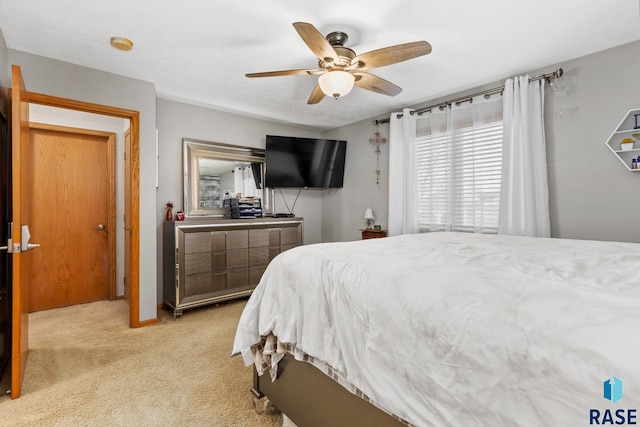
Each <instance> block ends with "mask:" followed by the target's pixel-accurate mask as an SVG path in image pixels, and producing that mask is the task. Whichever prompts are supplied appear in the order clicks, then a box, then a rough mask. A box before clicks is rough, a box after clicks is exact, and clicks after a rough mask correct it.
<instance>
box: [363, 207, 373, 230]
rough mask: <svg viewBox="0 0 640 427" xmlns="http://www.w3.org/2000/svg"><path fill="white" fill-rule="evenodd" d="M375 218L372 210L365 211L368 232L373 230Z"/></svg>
mask: <svg viewBox="0 0 640 427" xmlns="http://www.w3.org/2000/svg"><path fill="white" fill-rule="evenodd" d="M374 218H375V217H374V216H373V212H372V211H371V208H367V209H366V210H365V211H364V219H366V220H367V230H372V229H373V227H372V226H371V224H373V220H374Z"/></svg>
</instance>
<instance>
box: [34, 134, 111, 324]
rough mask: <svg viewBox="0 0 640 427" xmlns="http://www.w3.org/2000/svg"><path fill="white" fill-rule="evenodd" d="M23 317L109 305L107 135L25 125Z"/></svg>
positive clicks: (109, 176) (109, 227) (108, 150)
mask: <svg viewBox="0 0 640 427" xmlns="http://www.w3.org/2000/svg"><path fill="white" fill-rule="evenodd" d="M29 141H30V152H31V162H30V165H31V168H30V170H31V177H32V178H31V182H30V183H31V186H32V187H31V189H30V192H31V195H32V196H31V201H32V209H31V216H32V218H31V223H32V228H33V231H32V232H31V237H32V239H33V240H34V241H36V242H38V243H39V244H41V245H42V247H43V249H42V250H39V251H35V252H34V253H33V255H32V260H31V261H32V263H33V264H32V267H31V270H30V273H29V274H30V276H29V278H30V283H31V285H30V286H31V288H30V292H29V294H30V298H29V311H30V312H33V311H38V310H46V309H50V308H57V307H64V306H68V305H75V304H83V303H88V302H92V301H98V300H104V299H114V298H115V277H114V276H115V254H114V248H115V184H114V182H115V155H114V153H115V135H114V134H113V133H109V132H102V131H94V130H86V129H76V128H66V127H61V126H52V125H43V124H34V123H32V124H31V128H30V138H29Z"/></svg>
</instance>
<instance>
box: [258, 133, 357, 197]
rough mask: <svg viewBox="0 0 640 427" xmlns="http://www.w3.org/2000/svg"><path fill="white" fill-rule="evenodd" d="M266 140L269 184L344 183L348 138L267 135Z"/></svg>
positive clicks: (334, 185)
mask: <svg viewBox="0 0 640 427" xmlns="http://www.w3.org/2000/svg"><path fill="white" fill-rule="evenodd" d="M266 142H267V144H266V149H265V169H266V171H265V186H266V187H269V188H341V187H342V184H343V181H344V161H345V155H346V152H347V141H340V140H333V139H316V138H298V137H292V136H275V135H267V141H266Z"/></svg>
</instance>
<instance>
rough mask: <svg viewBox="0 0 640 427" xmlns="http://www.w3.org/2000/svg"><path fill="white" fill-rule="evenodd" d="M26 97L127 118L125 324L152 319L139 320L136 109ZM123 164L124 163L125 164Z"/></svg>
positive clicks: (33, 95) (35, 101)
mask: <svg viewBox="0 0 640 427" xmlns="http://www.w3.org/2000/svg"><path fill="white" fill-rule="evenodd" d="M27 100H28V102H29V103H30V104H40V105H46V106H49V107H57V108H64V109H68V110H76V111H83V112H86V113H94V114H100V115H104V116H112V117H119V118H123V119H128V120H129V125H130V132H131V159H130V162H129V163H130V169H131V185H130V187H129V188H125V191H124V192H125V199H127V198H130V201H129V202H130V203H131V222H130V224H131V247H130V248H126V247H125V251H127V250H129V251H130V256H129V257H126V256H125V259H127V258H128V259H129V269H130V271H131V277H129V278H127V284H128V285H129V290H130V292H131V294H130V296H131V300H130V302H129V326H130V327H131V328H138V327H140V326H146V325H147V324H153V323H156V322H155V319H154V320H152V321H150V322H144V325H143V324H141V322H140V112H138V111H135V110H128V109H124V108H118V107H109V106H106V105H100V104H93V103H89V102H83V101H76V100H72V99H67V98H60V97H56V96H51V95H44V94H40V93H35V92H27ZM125 167H127V166H126V165H125ZM125 203H126V202H125ZM125 268H126V266H125Z"/></svg>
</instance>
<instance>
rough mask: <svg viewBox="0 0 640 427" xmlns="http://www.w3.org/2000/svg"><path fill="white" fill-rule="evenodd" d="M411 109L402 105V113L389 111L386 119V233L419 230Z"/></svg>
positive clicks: (395, 233)
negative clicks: (387, 130) (387, 212)
mask: <svg viewBox="0 0 640 427" xmlns="http://www.w3.org/2000/svg"><path fill="white" fill-rule="evenodd" d="M411 111H412V110H410V109H408V108H405V109H404V110H402V112H398V113H392V114H391V117H390V118H389V218H388V221H389V224H388V233H389V235H390V236H398V235H400V234H410V233H417V232H418V231H419V229H418V197H417V190H416V172H415V155H414V152H415V140H416V118H415V116H414V115H412V114H411ZM398 116H401V117H398Z"/></svg>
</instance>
